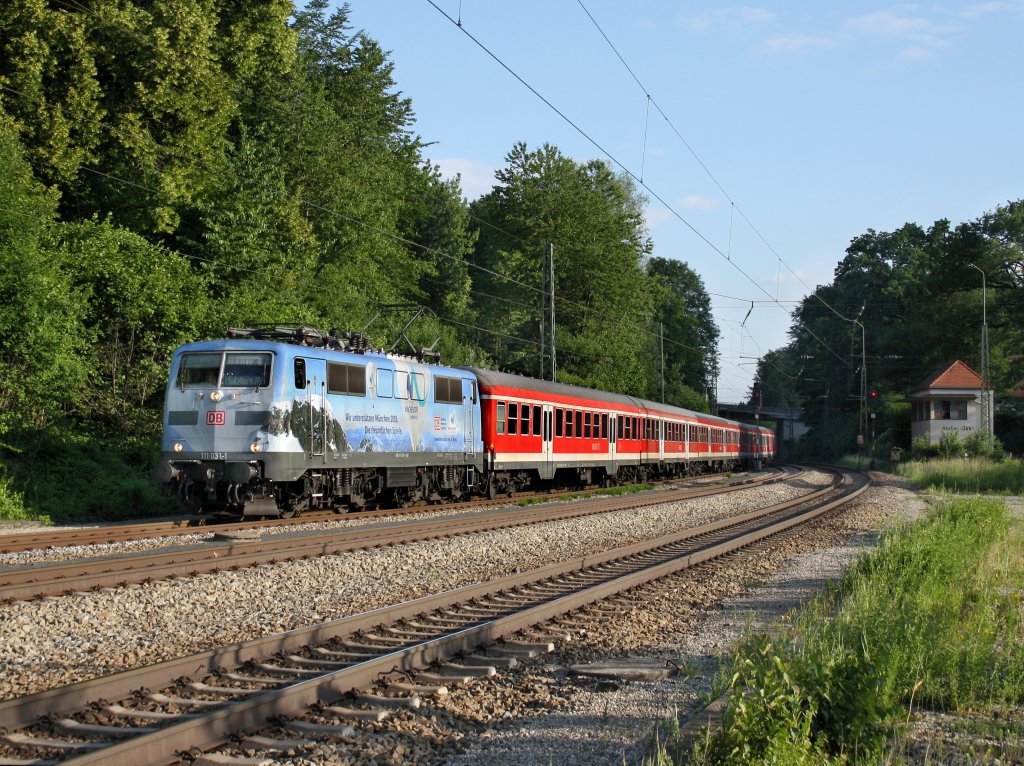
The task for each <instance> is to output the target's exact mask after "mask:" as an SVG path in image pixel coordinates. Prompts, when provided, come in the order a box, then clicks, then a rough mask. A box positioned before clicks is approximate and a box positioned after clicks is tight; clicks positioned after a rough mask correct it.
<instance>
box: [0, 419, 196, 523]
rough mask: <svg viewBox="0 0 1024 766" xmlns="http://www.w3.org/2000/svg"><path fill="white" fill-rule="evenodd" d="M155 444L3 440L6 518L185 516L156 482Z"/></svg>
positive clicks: (1, 491) (1, 496)
mask: <svg viewBox="0 0 1024 766" xmlns="http://www.w3.org/2000/svg"><path fill="white" fill-rule="evenodd" d="M155 449H156V447H155V445H152V444H148V443H141V442H140V441H139V440H133V439H130V438H121V439H117V438H102V439H101V438H97V437H90V436H85V435H79V434H71V433H56V432H43V433H39V434H32V435H31V436H21V437H19V436H18V435H16V434H10V433H8V434H5V435H4V436H3V437H0V520H15V519H32V520H37V521H41V522H43V523H51V521H53V522H61V521H103V520H118V519H129V518H138V517H142V516H160V515H164V514H168V513H176V512H180V508H178V507H177V506H176V504H175V503H174V502H173V500H172V498H169V497H166V496H165V495H163V494H161V492H160V490H159V488H158V487H157V486H156V485H155V484H154V483H153V481H152V479H151V478H150V468H149V466H150V464H151V462H152V459H153V453H154V451H155Z"/></svg>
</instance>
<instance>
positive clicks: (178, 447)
mask: <svg viewBox="0 0 1024 766" xmlns="http://www.w3.org/2000/svg"><path fill="white" fill-rule="evenodd" d="M172 449H173V450H174V451H175V452H181V451H182V450H183V449H185V445H184V444H182V443H181V442H174V447H173V448H172Z"/></svg>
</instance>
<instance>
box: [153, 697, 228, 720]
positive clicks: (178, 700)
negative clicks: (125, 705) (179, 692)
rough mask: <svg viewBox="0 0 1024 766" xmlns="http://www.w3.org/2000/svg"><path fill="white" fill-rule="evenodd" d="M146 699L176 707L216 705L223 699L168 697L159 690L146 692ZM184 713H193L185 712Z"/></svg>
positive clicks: (221, 702)
mask: <svg viewBox="0 0 1024 766" xmlns="http://www.w3.org/2000/svg"><path fill="white" fill-rule="evenodd" d="M146 700H147V701H149V702H155V703H157V704H158V705H175V706H177V707H218V706H220V705H223V704H224V701H222V700H195V699H188V698H186V697H169V696H167V695H166V694H161V693H160V692H154V693H153V694H147V695H146ZM185 715H194V714H192V713H186V714H185Z"/></svg>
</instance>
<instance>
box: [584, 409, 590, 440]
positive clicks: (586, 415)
mask: <svg viewBox="0 0 1024 766" xmlns="http://www.w3.org/2000/svg"><path fill="white" fill-rule="evenodd" d="M583 438H584V439H589V438H590V413H589V412H584V413H583Z"/></svg>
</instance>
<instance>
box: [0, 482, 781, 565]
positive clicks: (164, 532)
mask: <svg viewBox="0 0 1024 766" xmlns="http://www.w3.org/2000/svg"><path fill="white" fill-rule="evenodd" d="M765 478H767V476H766V477H765ZM750 481H752V480H751V479H741V480H740V481H739V482H733V483H746V482H750ZM578 491H579V490H559V491H552V492H523V493H518V494H517V495H516V496H515V500H519V499H524V498H548V499H551V500H557V499H558V498H559V497H561V496H564V495H569V494H574V493H577V492H578ZM515 500H511V502H515ZM509 502H510V498H507V497H505V498H499V499H496V500H482V499H476V500H470V501H466V502H460V503H444V504H440V505H428V504H425V503H417V504H416V505H412V506H409V507H407V508H385V509H379V510H373V511H360V512H357V513H343V514H338V513H333V512H331V511H315V512H309V513H304V514H302V515H301V516H296V517H294V518H290V519H259V520H253V521H234V522H232V521H225V520H224V519H222V518H218V517H216V516H181V517H178V518H173V519H168V520H165V521H149V522H147V521H140V522H132V523H128V524H105V525H101V526H96V527H79V528H75V529H46V528H43V529H38V530H33V531H31V532H19V533H17V534H6V535H0V553H18V552H20V551H28V550H35V549H38V548H70V547H74V546H81V545H103V544H106V543H119V542H126V541H132V540H144V539H150V538H160V537H177V536H180V535H189V534H196V533H202V532H210V531H215V532H237V531H242V530H250V529H276V528H279V527H292V526H299V525H302V524H309V523H315V522H321V521H331V520H338V519H346V520H347V519H372V518H377V517H380V516H398V515H406V514H415V513H425V512H430V511H446V510H459V509H464V508H475V507H486V506H491V505H506V504H508V503H509Z"/></svg>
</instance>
